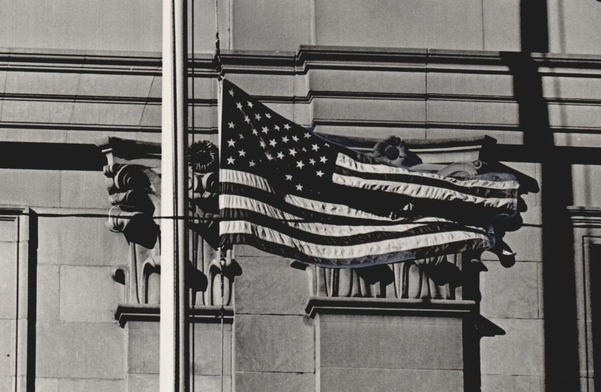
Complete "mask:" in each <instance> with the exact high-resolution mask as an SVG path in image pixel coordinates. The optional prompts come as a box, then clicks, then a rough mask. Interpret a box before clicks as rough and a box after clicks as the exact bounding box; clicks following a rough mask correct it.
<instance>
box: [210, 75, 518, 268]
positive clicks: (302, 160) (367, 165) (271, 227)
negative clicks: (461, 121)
mask: <svg viewBox="0 0 601 392" xmlns="http://www.w3.org/2000/svg"><path fill="white" fill-rule="evenodd" d="M221 106H222V109H221V110H222V117H221V118H222V120H221V142H220V143H221V149H220V151H221V156H220V171H219V181H220V183H219V188H220V189H219V208H220V216H221V221H220V227H219V230H220V244H221V246H225V247H229V246H231V245H234V244H248V245H252V246H254V247H256V248H258V249H261V250H264V251H266V252H269V253H273V254H277V255H282V256H285V257H290V258H294V259H297V260H299V261H301V262H305V263H314V264H318V265H322V266H327V267H357V266H364V265H365V266H366V265H374V264H382V263H391V262H398V261H403V260H408V259H415V258H423V257H430V256H435V255H440V254H447V253H456V252H463V251H467V250H474V249H488V248H490V247H491V246H493V243H494V237H493V233H492V231H491V223H492V222H493V221H494V220H495V219H496V217H498V216H511V215H513V214H515V210H516V208H517V197H518V187H519V184H518V183H517V182H516V181H514V180H511V179H509V180H508V179H507V178H501V179H500V180H491V179H466V180H461V179H457V178H450V177H443V176H440V175H436V174H434V173H426V172H419V171H412V170H410V169H407V168H403V167H391V166H387V165H383V164H380V163H378V162H377V161H375V159H374V158H373V157H371V156H367V155H364V154H360V153H358V152H355V151H353V150H351V149H349V148H346V147H344V146H341V145H337V144H335V143H332V142H331V141H328V140H327V139H325V138H324V137H322V136H320V135H317V134H315V133H314V132H312V131H310V130H308V129H306V128H304V127H302V126H300V125H297V124H295V123H293V122H292V121H290V120H288V119H286V118H284V117H282V116H280V115H279V114H277V113H275V112H274V111H273V110H271V109H269V108H268V107H267V106H265V105H264V104H262V103H261V102H259V101H258V100H256V99H254V98H252V97H251V96H249V95H248V94H247V93H245V92H244V91H243V90H241V89H240V88H238V87H237V86H235V85H234V84H232V83H231V82H228V81H223V98H222V102H221Z"/></svg>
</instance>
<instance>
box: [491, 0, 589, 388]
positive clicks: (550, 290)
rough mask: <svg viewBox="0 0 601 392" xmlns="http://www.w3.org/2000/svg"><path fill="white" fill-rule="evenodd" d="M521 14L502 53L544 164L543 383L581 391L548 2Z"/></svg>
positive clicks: (529, 143) (566, 174)
mask: <svg viewBox="0 0 601 392" xmlns="http://www.w3.org/2000/svg"><path fill="white" fill-rule="evenodd" d="M520 18H521V19H520V27H521V35H520V37H521V45H522V50H521V52H513V53H503V54H502V57H503V60H504V61H505V63H506V64H507V65H508V66H509V69H510V71H511V73H512V75H513V87H514V97H515V99H516V101H517V103H518V108H519V126H520V130H521V131H522V132H523V135H524V139H523V143H524V148H525V149H526V150H527V151H529V152H531V153H532V157H534V158H533V161H535V162H536V161H537V160H538V162H540V164H541V184H540V185H541V189H542V195H541V211H542V212H541V213H542V222H543V225H542V226H543V227H542V261H543V262H542V271H543V272H542V281H543V282H542V283H543V304H542V305H543V309H544V311H543V312H544V313H543V314H544V342H545V343H544V344H545V346H544V360H545V364H544V379H545V385H544V387H545V391H547V392H550V391H562V392H564V391H580V377H579V370H580V369H579V361H578V328H577V323H576V296H575V293H576V288H575V271H574V252H573V233H572V227H571V221H570V218H569V215H568V213H567V209H566V207H567V206H570V205H572V172H571V162H570V160H569V159H566V157H562V155H560V151H562V150H561V149H559V148H558V147H557V146H555V143H554V138H553V132H552V131H551V129H550V121H549V107H548V103H547V100H546V99H545V96H544V91H543V77H542V75H541V73H540V70H539V68H540V67H541V65H544V63H545V56H544V54H545V53H548V52H549V31H548V30H549V28H548V15H547V1H546V0H521V3H520ZM533 53H536V54H535V55H533ZM536 157H538V159H537V158H536Z"/></svg>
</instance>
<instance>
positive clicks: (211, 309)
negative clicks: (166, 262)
mask: <svg viewBox="0 0 601 392" xmlns="http://www.w3.org/2000/svg"><path fill="white" fill-rule="evenodd" d="M160 311H161V308H160V306H158V305H147V304H121V305H119V306H118V307H117V311H116V312H115V320H117V321H118V322H119V325H120V326H121V327H124V326H125V324H127V322H128V321H159V320H160ZM222 311H223V321H224V323H225V324H232V323H233V322H234V310H233V308H232V307H231V306H226V307H225V308H222V307H220V306H202V307H197V308H192V309H190V311H189V312H190V313H189V321H190V322H191V323H205V324H206V323H219V322H221V315H222Z"/></svg>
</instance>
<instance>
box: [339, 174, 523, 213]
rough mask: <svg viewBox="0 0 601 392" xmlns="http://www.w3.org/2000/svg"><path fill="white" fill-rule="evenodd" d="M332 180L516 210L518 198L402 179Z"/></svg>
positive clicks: (412, 195)
mask: <svg viewBox="0 0 601 392" xmlns="http://www.w3.org/2000/svg"><path fill="white" fill-rule="evenodd" d="M332 181H333V182H334V183H336V184H338V185H343V186H348V187H352V188H361V189H367V190H370V191H374V192H386V193H390V194H395V195H403V196H407V197H412V198H416V199H426V200H439V201H449V202H451V201H453V202H456V201H459V202H465V203H469V204H473V205H482V206H484V207H490V208H508V209H509V210H511V211H514V210H515V208H516V206H517V205H516V200H515V199H514V198H495V197H479V196H474V195H470V194H467V193H462V192H457V191H454V190H452V189H448V188H441V187H430V186H425V185H417V186H416V185H414V184H409V183H404V182H400V181H385V180H380V179H373V180H372V179H366V178H361V177H353V176H345V175H338V174H337V173H334V175H333V177H332Z"/></svg>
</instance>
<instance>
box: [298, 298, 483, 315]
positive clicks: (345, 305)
mask: <svg viewBox="0 0 601 392" xmlns="http://www.w3.org/2000/svg"><path fill="white" fill-rule="evenodd" d="M476 310H477V304H476V302H475V301H467V300H461V301H460V300H441V299H437V300H425V299H402V300H398V299H373V298H322V297H311V298H309V302H308V303H307V306H306V308H305V312H306V313H307V314H308V315H309V317H311V318H315V315H317V314H347V315H379V316H401V315H428V316H454V317H464V316H468V315H469V314H471V313H472V312H473V311H476Z"/></svg>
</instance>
